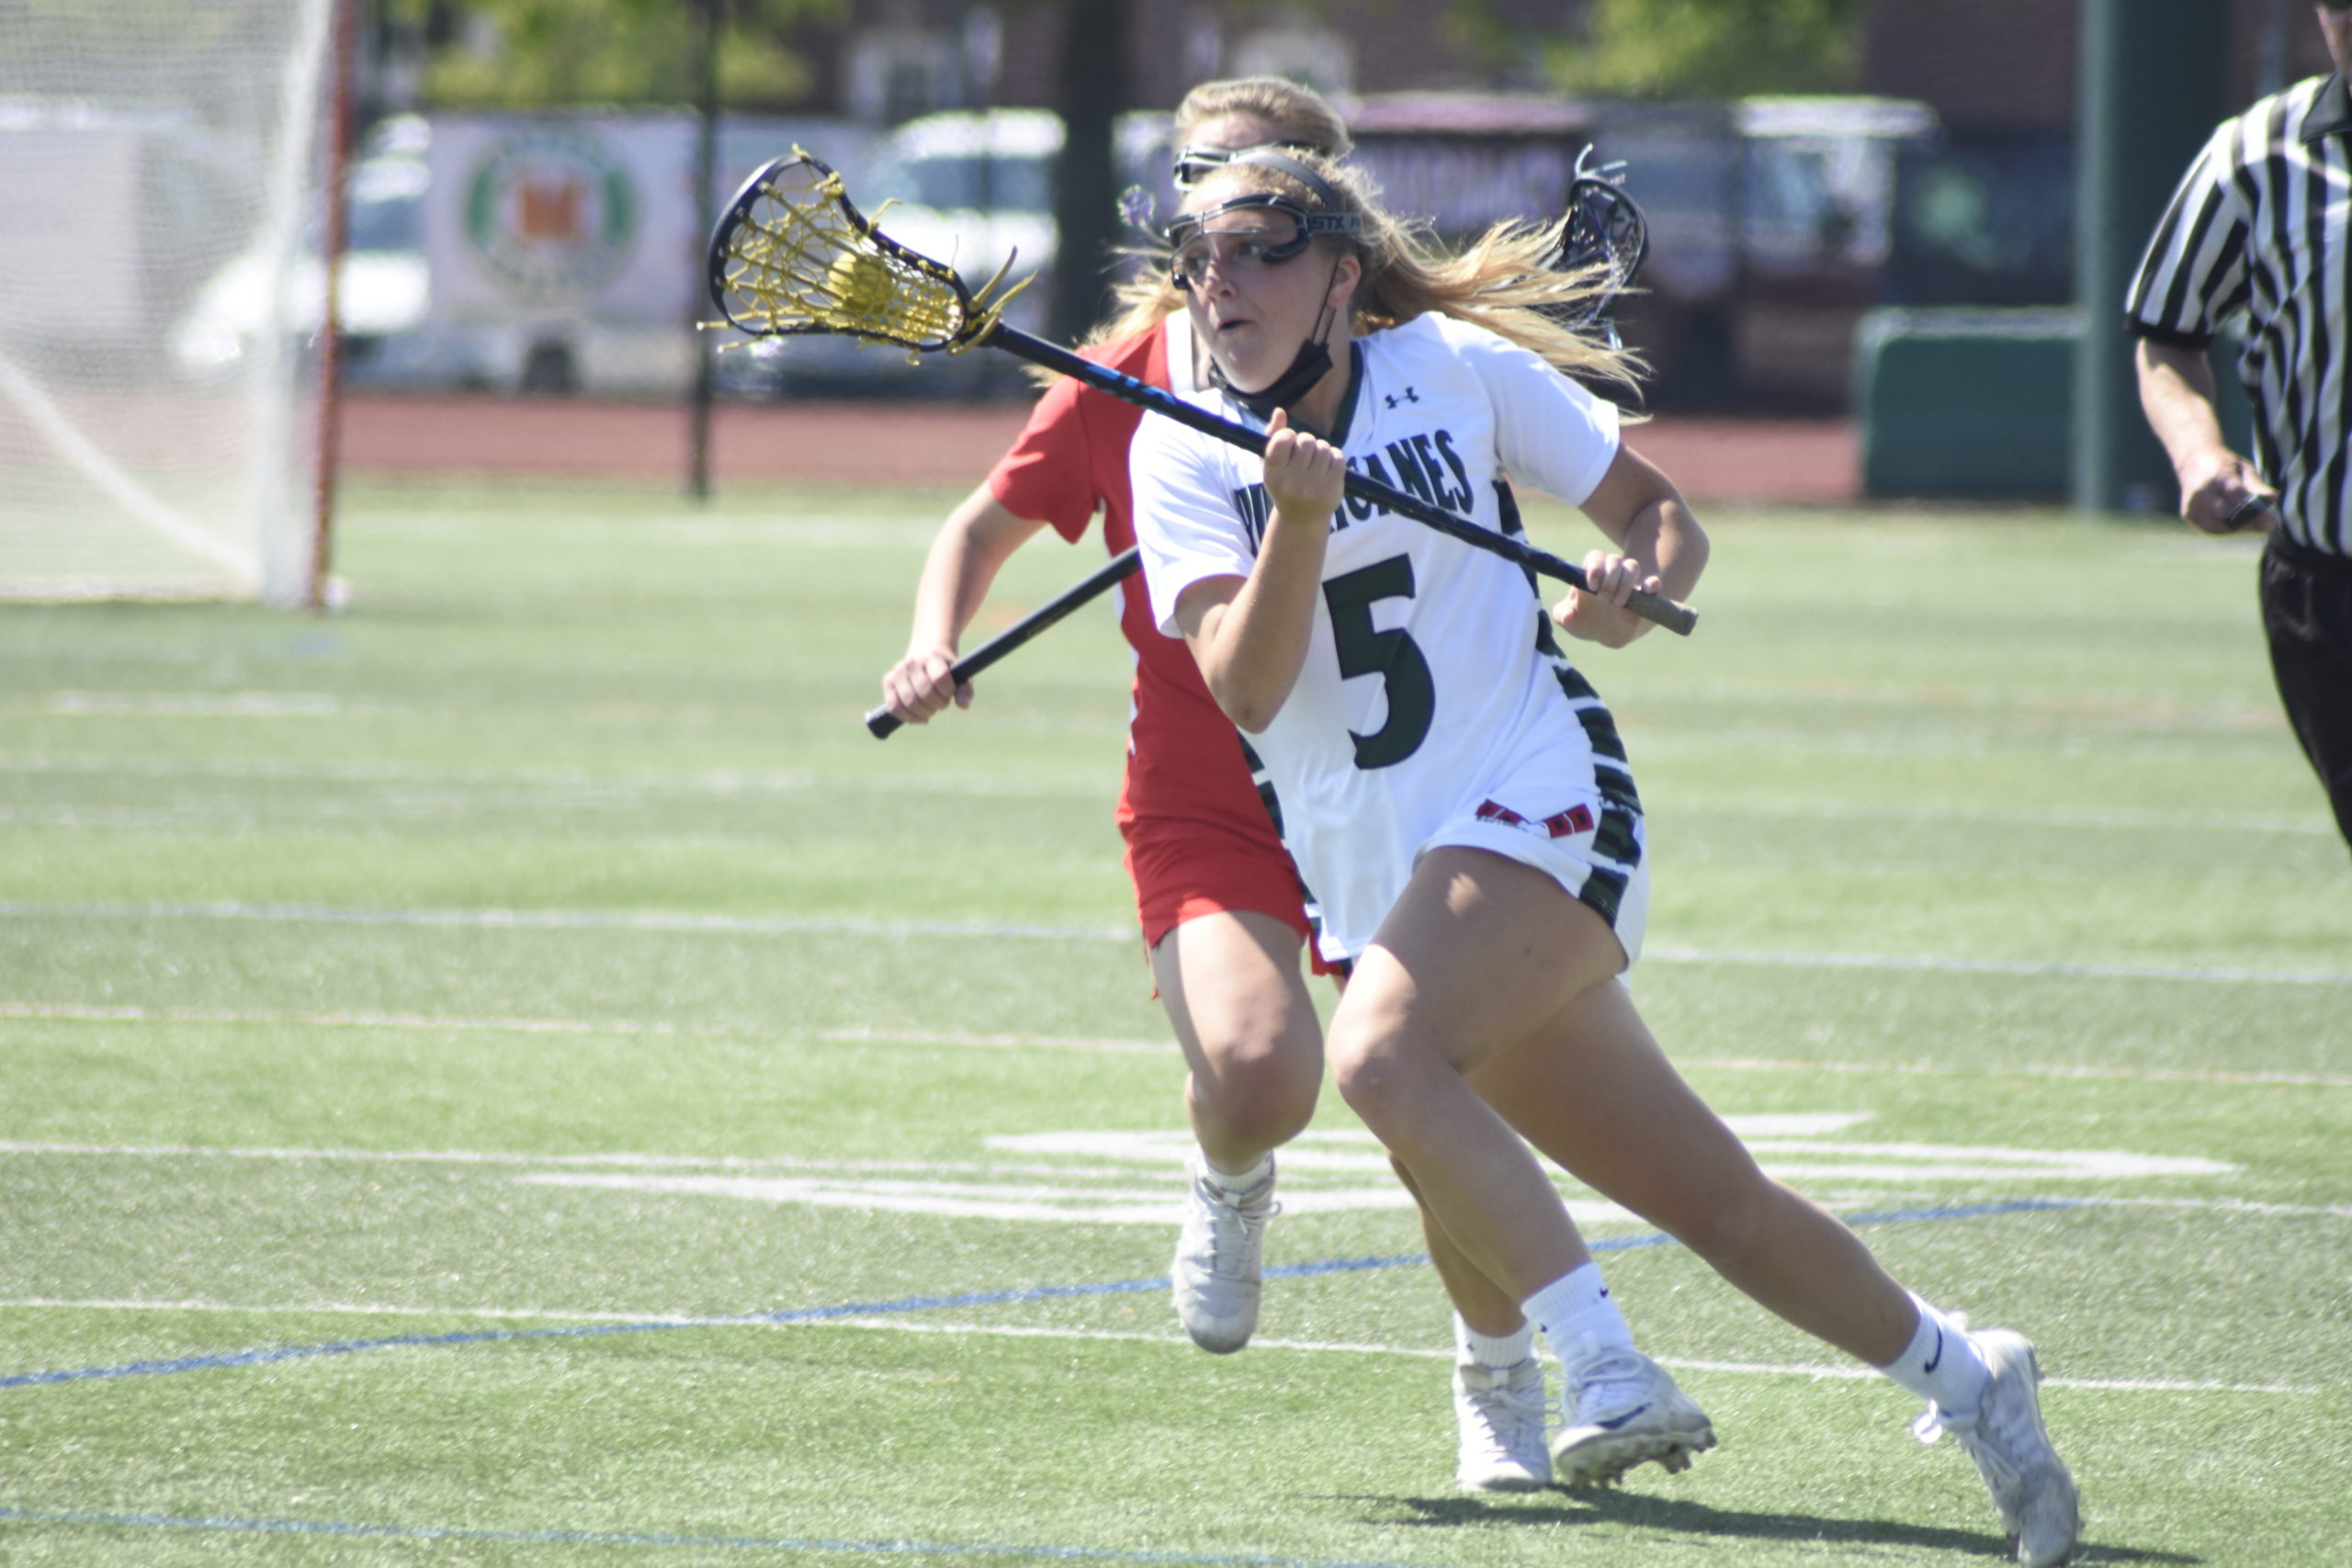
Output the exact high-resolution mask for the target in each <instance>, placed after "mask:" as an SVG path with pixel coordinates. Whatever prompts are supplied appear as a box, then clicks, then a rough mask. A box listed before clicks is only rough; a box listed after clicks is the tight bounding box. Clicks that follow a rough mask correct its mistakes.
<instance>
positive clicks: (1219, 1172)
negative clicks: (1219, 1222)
mask: <svg viewBox="0 0 2352 1568" xmlns="http://www.w3.org/2000/svg"><path fill="white" fill-rule="evenodd" d="M1201 1168H1202V1169H1203V1170H1204V1171H1205V1172H1207V1173H1208V1179H1209V1180H1210V1181H1212V1182H1214V1183H1215V1184H1216V1185H1217V1186H1219V1187H1222V1188H1224V1189H1225V1190H1226V1193H1227V1196H1228V1197H1233V1196H1238V1195H1239V1194H1241V1193H1244V1192H1247V1191H1249V1190H1250V1189H1252V1188H1254V1187H1262V1186H1264V1185H1265V1184H1266V1183H1267V1182H1269V1181H1272V1179H1274V1156H1273V1154H1272V1151H1271V1150H1270V1151H1268V1152H1267V1153H1265V1154H1262V1155H1260V1156H1258V1160H1257V1163H1256V1164H1254V1165H1252V1166H1251V1167H1250V1168H1249V1169H1247V1170H1223V1169H1220V1168H1218V1167H1217V1165H1216V1162H1215V1161H1214V1160H1212V1159H1210V1158H1209V1156H1206V1155H1203V1156H1201Z"/></svg>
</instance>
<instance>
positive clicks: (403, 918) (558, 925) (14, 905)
mask: <svg viewBox="0 0 2352 1568" xmlns="http://www.w3.org/2000/svg"><path fill="white" fill-rule="evenodd" d="M0 916H9V917H16V918H19V919H133V920H275V921H284V922H289V923H294V924H304V925H351V926H453V927H464V928H484V927H487V928H491V929H497V930H511V931H535V930H536V931H715V932H718V933H720V934H722V935H728V936H810V935H816V936H884V937H893V938H899V937H910V936H969V937H1043V938H1046V939H1049V940H1053V941H1106V940H1107V941H1113V942H1133V941H1136V940H1137V938H1136V932H1135V930H1134V928H1132V927H1129V926H1044V925H1018V924H999V923H994V922H989V921H964V920H861V919H797V918H794V917H791V916H781V915H771V916H760V915H694V914H686V913H683V912H680V911H675V910H662V909H345V908H332V907H329V906H326V905H317V904H242V903H237V902H234V901H230V900H223V901H220V902H217V903H203V904H34V903H24V902H14V901H12V902H6V903H0Z"/></svg>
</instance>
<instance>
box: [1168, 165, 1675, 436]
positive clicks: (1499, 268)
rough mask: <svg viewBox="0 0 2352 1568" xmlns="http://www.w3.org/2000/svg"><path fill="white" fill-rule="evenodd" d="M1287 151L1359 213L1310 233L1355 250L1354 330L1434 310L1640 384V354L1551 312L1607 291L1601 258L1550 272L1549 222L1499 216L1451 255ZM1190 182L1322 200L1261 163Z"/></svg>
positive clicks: (1415, 223) (1572, 315) (1328, 170)
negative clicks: (1350, 230)
mask: <svg viewBox="0 0 2352 1568" xmlns="http://www.w3.org/2000/svg"><path fill="white" fill-rule="evenodd" d="M1289 156H1291V157H1293V158H1295V160H1296V161H1297V162H1298V163H1300V164H1304V165H1305V166H1306V167H1307V168H1308V169H1310V170H1312V171H1313V172H1314V173H1315V175H1316V176H1317V178H1319V179H1320V180H1322V181H1323V182H1324V183H1325V184H1326V186H1329V190H1330V192H1331V194H1333V195H1336V196H1337V197H1339V198H1340V207H1339V210H1341V211H1349V212H1355V213H1357V214H1359V215H1361V216H1362V218H1363V229H1362V230H1361V231H1359V232H1357V233H1354V234H1320V235H1317V237H1316V239H1315V243H1316V244H1317V246H1318V247H1329V250H1328V251H1327V252H1326V254H1329V253H1330V252H1333V251H1336V252H1341V253H1344V254H1351V255H1353V256H1354V257H1355V258H1356V260H1357V262H1358V263H1359V264H1360V265H1362V266H1363V277H1362V278H1361V279H1359V280H1358V282H1357V284H1356V289H1355V294H1354V296H1353V299H1352V300H1351V305H1350V324H1351V330H1352V331H1353V332H1355V333H1357V334H1358V335H1363V333H1374V332H1378V331H1380V330H1381V329H1382V328H1384V327H1396V326H1402V325H1404V324H1405V323H1406V322H1408V321H1413V320H1415V319H1417V318H1419V317H1421V316H1425V315H1428V314H1430V312H1431V311H1435V312H1437V313H1438V314H1440V315H1445V316H1451V317H1453V319H1454V320H1455V321H1467V322H1469V323H1470V324H1472V325H1473V326H1479V327H1484V328H1486V329H1487V331H1488V332H1491V333H1495V334H1496V335H1497V336H1498V337H1503V338H1507V339H1509V340H1510V342H1512V343H1515V344H1519V345H1520V346H1521V348H1524V349H1527V350H1529V351H1530V352H1532V353H1533V354H1535V355H1539V356H1541V357H1542V358H1543V359H1544V361H1545V362H1547V363H1548V364H1550V365H1551V366H1552V367H1554V368H1555V369H1557V370H1560V371H1563V372H1565V373H1566V374H1567V375H1570V376H1574V377H1577V378H1581V379H1587V380H1601V381H1608V382H1612V383H1614V384H1616V385H1618V386H1621V387H1624V388H1626V389H1636V388H1638V387H1639V386H1640V384H1641V375H1642V371H1643V369H1644V367H1643V364H1642V360H1641V356H1640V355H1637V354H1635V353H1634V352H1633V351H1632V350H1630V349H1626V348H1620V347H1615V346H1612V345H1611V344H1609V343H1607V342H1606V341H1604V340H1603V339H1601V338H1600V337H1599V336H1598V335H1589V334H1588V333H1584V332H1581V331H1579V330H1578V329H1577V328H1575V327H1572V326H1568V325H1566V324H1565V323H1564V322H1563V321H1561V320H1559V319H1558V318H1559V317H1561V316H1566V317H1567V318H1568V319H1569V320H1582V319H1584V318H1585V317H1586V316H1588V315H1589V313H1590V311H1591V309H1592V307H1593V305H1594V303H1595V302H1596V301H1598V300H1599V299H1601V298H1602V297H1603V296H1605V295H1606V294H1607V293H1608V292H1609V288H1610V283H1611V278H1610V269H1609V267H1608V265H1607V264H1606V263H1596V264H1594V265H1590V266H1583V267H1578V268H1577V269H1576V270H1574V271H1572V272H1556V271H1555V270H1553V267H1552V265H1551V262H1552V260H1553V257H1554V255H1555V253H1556V251H1557V249H1558V243H1559V240H1558V234H1557V231H1556V228H1555V226H1552V225H1544V226H1542V227H1539V226H1537V225H1534V224H1531V223H1524V222H1516V221H1513V222H1504V223H1498V224H1496V225H1495V226H1494V227H1493V228H1491V229H1489V230H1487V231H1486V233H1485V234H1483V235H1481V236H1480V237H1479V238H1478V240H1477V241H1476V243H1473V244H1471V245H1470V246H1469V248H1468V249H1466V250H1464V251H1461V252H1459V253H1455V254H1449V253H1447V252H1445V251H1444V250H1442V249H1441V248H1440V247H1438V246H1437V245H1436V244H1435V243H1433V242H1432V240H1431V239H1430V229H1429V224H1428V223H1427V222H1426V221H1424V220H1419V219H1411V220H1407V219H1400V218H1397V217H1396V216H1394V215H1392V214H1391V213H1389V212H1387V211H1386V210H1385V209H1383V208H1382V207H1381V205H1380V203H1379V200H1378V199H1377V193H1376V191H1375V190H1374V186H1373V184H1372V182H1371V180H1370V179H1369V178H1367V177H1366V176H1365V175H1364V174H1363V172H1362V171H1361V170H1359V169H1356V168H1355V167H1353V166H1352V165H1350V164H1340V163H1336V162H1334V161H1332V160H1330V159H1328V158H1321V157H1317V155H1316V154H1314V153H1312V152H1296V153H1292V154H1289ZM1196 188H1219V189H1226V190H1230V191H1232V192H1234V193H1235V194H1241V193H1244V192H1250V191H1271V192H1273V193H1275V194H1278V195H1281V196H1285V197H1289V198H1291V199H1292V200H1294V201H1296V202H1297V203H1298V204H1299V205H1300V206H1302V207H1304V208H1306V210H1308V211H1309V212H1317V211H1322V210H1325V209H1326V207H1327V204H1326V202H1325V200H1324V199H1323V197H1322V196H1321V195H1319V194H1318V193H1317V192H1316V191H1314V190H1312V189H1310V188H1309V187H1308V186H1306V183H1305V182H1303V181H1301V180H1298V179H1295V178H1294V177H1292V176H1291V175H1287V174H1284V173H1283V171H1282V170H1280V169H1274V168H1268V167H1266V166H1265V165H1263V164H1225V165H1224V166H1222V167H1220V168H1218V169H1216V170H1215V171H1213V172H1212V173H1211V174H1210V175H1209V176H1208V177H1207V178H1206V179H1204V180H1203V181H1202V182H1201V186H1200V187H1196ZM1163 287H1165V286H1164V285H1163Z"/></svg>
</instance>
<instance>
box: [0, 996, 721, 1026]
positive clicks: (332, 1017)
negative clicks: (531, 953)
mask: <svg viewBox="0 0 2352 1568" xmlns="http://www.w3.org/2000/svg"><path fill="white" fill-rule="evenodd" d="M0 1018H28V1019H51V1020H62V1021H78V1022H87V1023H301V1024H311V1025H315V1026H317V1027H319V1028H322V1029H451V1030H478V1029H487V1030H501V1031H507V1032H515V1033H519V1034H679V1033H694V1034H713V1033H726V1032H727V1031H718V1030H691V1031H684V1030H680V1029H678V1028H677V1027H676V1026H675V1025H673V1024H667V1023H638V1022H633V1021H628V1020H626V1019H616V1020H614V1021H609V1022H602V1023H599V1022H594V1021H589V1020H586V1019H569V1018H442V1017H436V1016H434V1015H431V1014H426V1013H404V1012H270V1011H240V1010H231V1009H226V1008H139V1007H87V1006H83V1005H80V1004H76V1003H69V1002H0Z"/></svg>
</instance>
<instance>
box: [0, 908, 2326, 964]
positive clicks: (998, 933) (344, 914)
mask: <svg viewBox="0 0 2352 1568" xmlns="http://www.w3.org/2000/svg"><path fill="white" fill-rule="evenodd" d="M0 916H6V917H13V918H17V919H147V920H163V919H205V920H275V921H284V922H290V923H296V924H318V925H377V926H455V927H468V928H491V929H508V930H557V931H715V932H719V933H722V934H727V935H754V936H806V935H833V936H885V937H893V938H898V937H910V936H967V937H1034V938H1042V939H1045V940H1048V941H1061V942H1103V941H1110V942H1133V941H1135V940H1136V931H1135V928H1134V927H1133V926H1129V925H1116V926H1062V925H1040V924H1026V923H1017V922H1016V923H1002V922H996V921H986V920H888V919H842V918H839V917H833V918H825V919H818V918H806V919H804V918H797V917H792V916H775V915H764V916H763V915H697V914H689V913H685V912H683V911H678V910H662V909H496V908H491V909H355V908H337V907H334V906H329V905H320V904H246V903H241V902H238V901H235V900H232V899H222V900H218V901H212V902H206V903H197V904H177V903H172V904H165V903H156V904H114V903H87V904H81V903H57V904H51V903H36V902H31V901H27V900H11V901H7V902H0ZM1643 952H1644V954H1645V956H1646V957H1648V958H1650V959H1652V960H1654V961H1656V962H1658V963H1662V964H1746V965H1764V966H1770V967H1775V968H1792V969H1884V970H1900V971H1911V972H1917V973H1926V974H1962V975H2009V976H2025V977H2028V978H2039V979H2069V980H2073V979H2095V980H2176V981H2191V982H2199V983H2204V984H2214V985H2271V986H2352V972H2339V971H2335V970H2294V969H2243V968H2200V967H2193V966H2192V967H2169V966H2165V965H2162V964H2036V963H2026V962H2022V961H2019V962H2010V961H2007V960H2002V959H1976V958H1937V957H1932V956H1921V955H1917V954H1904V953H1762V952H1747V951H1741V950H1737V949H1731V950H1725V951H1710V950H1707V949H1704V948H1691V947H1672V946H1655V945H1654V946H1650V947H1646V948H1645V949H1644V950H1643Z"/></svg>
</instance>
